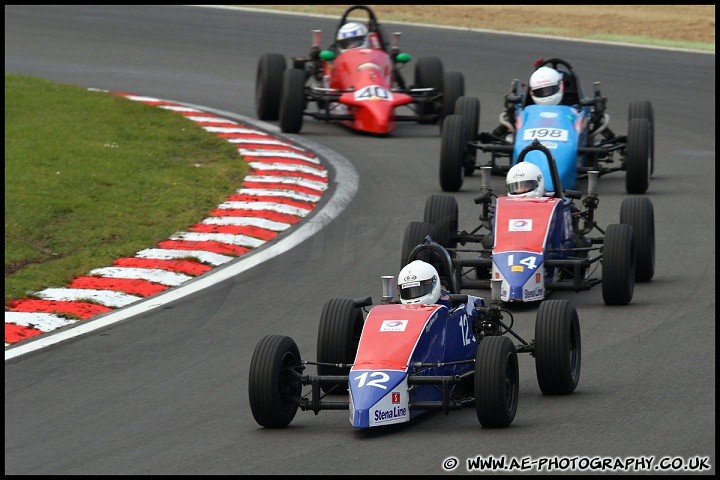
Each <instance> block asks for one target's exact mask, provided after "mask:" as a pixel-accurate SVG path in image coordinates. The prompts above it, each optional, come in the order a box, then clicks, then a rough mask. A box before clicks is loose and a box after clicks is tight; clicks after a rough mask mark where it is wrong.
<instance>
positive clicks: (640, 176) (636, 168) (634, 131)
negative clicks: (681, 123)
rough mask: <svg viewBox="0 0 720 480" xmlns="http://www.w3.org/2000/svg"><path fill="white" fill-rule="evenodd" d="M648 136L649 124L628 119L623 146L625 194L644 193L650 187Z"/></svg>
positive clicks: (639, 120) (640, 119)
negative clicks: (625, 143)
mask: <svg viewBox="0 0 720 480" xmlns="http://www.w3.org/2000/svg"><path fill="white" fill-rule="evenodd" d="M650 135H651V129H650V122H648V121H647V120H646V119H644V118H633V119H630V121H629V122H628V134H627V145H626V146H625V190H626V191H627V193H645V192H646V191H647V189H648V187H649V186H650V169H651V163H652V162H651V161H650V154H651V149H650Z"/></svg>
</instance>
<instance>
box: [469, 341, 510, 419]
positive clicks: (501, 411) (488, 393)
mask: <svg viewBox="0 0 720 480" xmlns="http://www.w3.org/2000/svg"><path fill="white" fill-rule="evenodd" d="M474 388H475V413H476V414H477V418H478V420H479V421H480V425H482V426H483V427H484V428H504V427H507V426H508V425H510V424H511V423H512V421H513V419H514V418H515V414H516V413H517V406H518V399H519V397H520V372H519V367H518V355H517V350H515V345H513V343H512V341H511V340H510V339H509V338H508V337H502V336H495V337H485V338H483V339H482V340H480V342H479V343H478V349H477V354H476V357H475V387H474Z"/></svg>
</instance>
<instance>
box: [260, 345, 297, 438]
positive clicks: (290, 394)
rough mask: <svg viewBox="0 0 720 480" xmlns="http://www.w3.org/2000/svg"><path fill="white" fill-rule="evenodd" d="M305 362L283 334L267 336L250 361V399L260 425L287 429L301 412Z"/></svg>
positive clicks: (295, 347) (295, 346)
mask: <svg viewBox="0 0 720 480" xmlns="http://www.w3.org/2000/svg"><path fill="white" fill-rule="evenodd" d="M302 369H303V367H302V360H301V359H300V351H299V350H298V347H297V345H296V344H295V341H294V340H293V339H292V338H290V337H285V336H282V335H268V336H265V337H263V338H262V339H261V340H260V342H258V344H257V345H256V346H255V351H254V352H253V355H252V360H250V376H249V378H248V397H249V400H250V411H251V412H252V415H253V417H255V421H256V422H257V423H258V425H260V426H263V427H266V428H284V427H287V426H288V425H289V424H290V422H291V421H292V419H293V418H295V413H297V409H298V406H299V405H300V396H301V394H302V381H301V379H300V374H301V372H302Z"/></svg>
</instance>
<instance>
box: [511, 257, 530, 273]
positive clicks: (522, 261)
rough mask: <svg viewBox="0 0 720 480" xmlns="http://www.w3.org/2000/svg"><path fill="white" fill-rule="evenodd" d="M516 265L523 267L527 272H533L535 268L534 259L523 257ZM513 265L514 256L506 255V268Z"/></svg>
mask: <svg viewBox="0 0 720 480" xmlns="http://www.w3.org/2000/svg"><path fill="white" fill-rule="evenodd" d="M518 263H520V265H525V266H526V267H527V268H528V269H529V270H535V269H536V268H537V265H535V257H525V258H523V259H522V260H520V261H519V262H518ZM513 265H515V255H508V267H512V266H513Z"/></svg>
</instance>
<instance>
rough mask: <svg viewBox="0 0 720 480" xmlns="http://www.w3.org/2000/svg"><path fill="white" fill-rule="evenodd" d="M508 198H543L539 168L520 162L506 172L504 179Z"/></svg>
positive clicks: (542, 184) (543, 187) (543, 189)
mask: <svg viewBox="0 0 720 480" xmlns="http://www.w3.org/2000/svg"><path fill="white" fill-rule="evenodd" d="M505 185H506V187H507V194H508V196H510V197H544V196H545V181H544V180H543V174H542V171H541V170H540V167H538V166H537V165H535V164H534V163H530V162H520V163H518V164H516V165H514V166H513V167H512V168H511V169H510V170H508V173H507V176H506V177H505Z"/></svg>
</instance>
